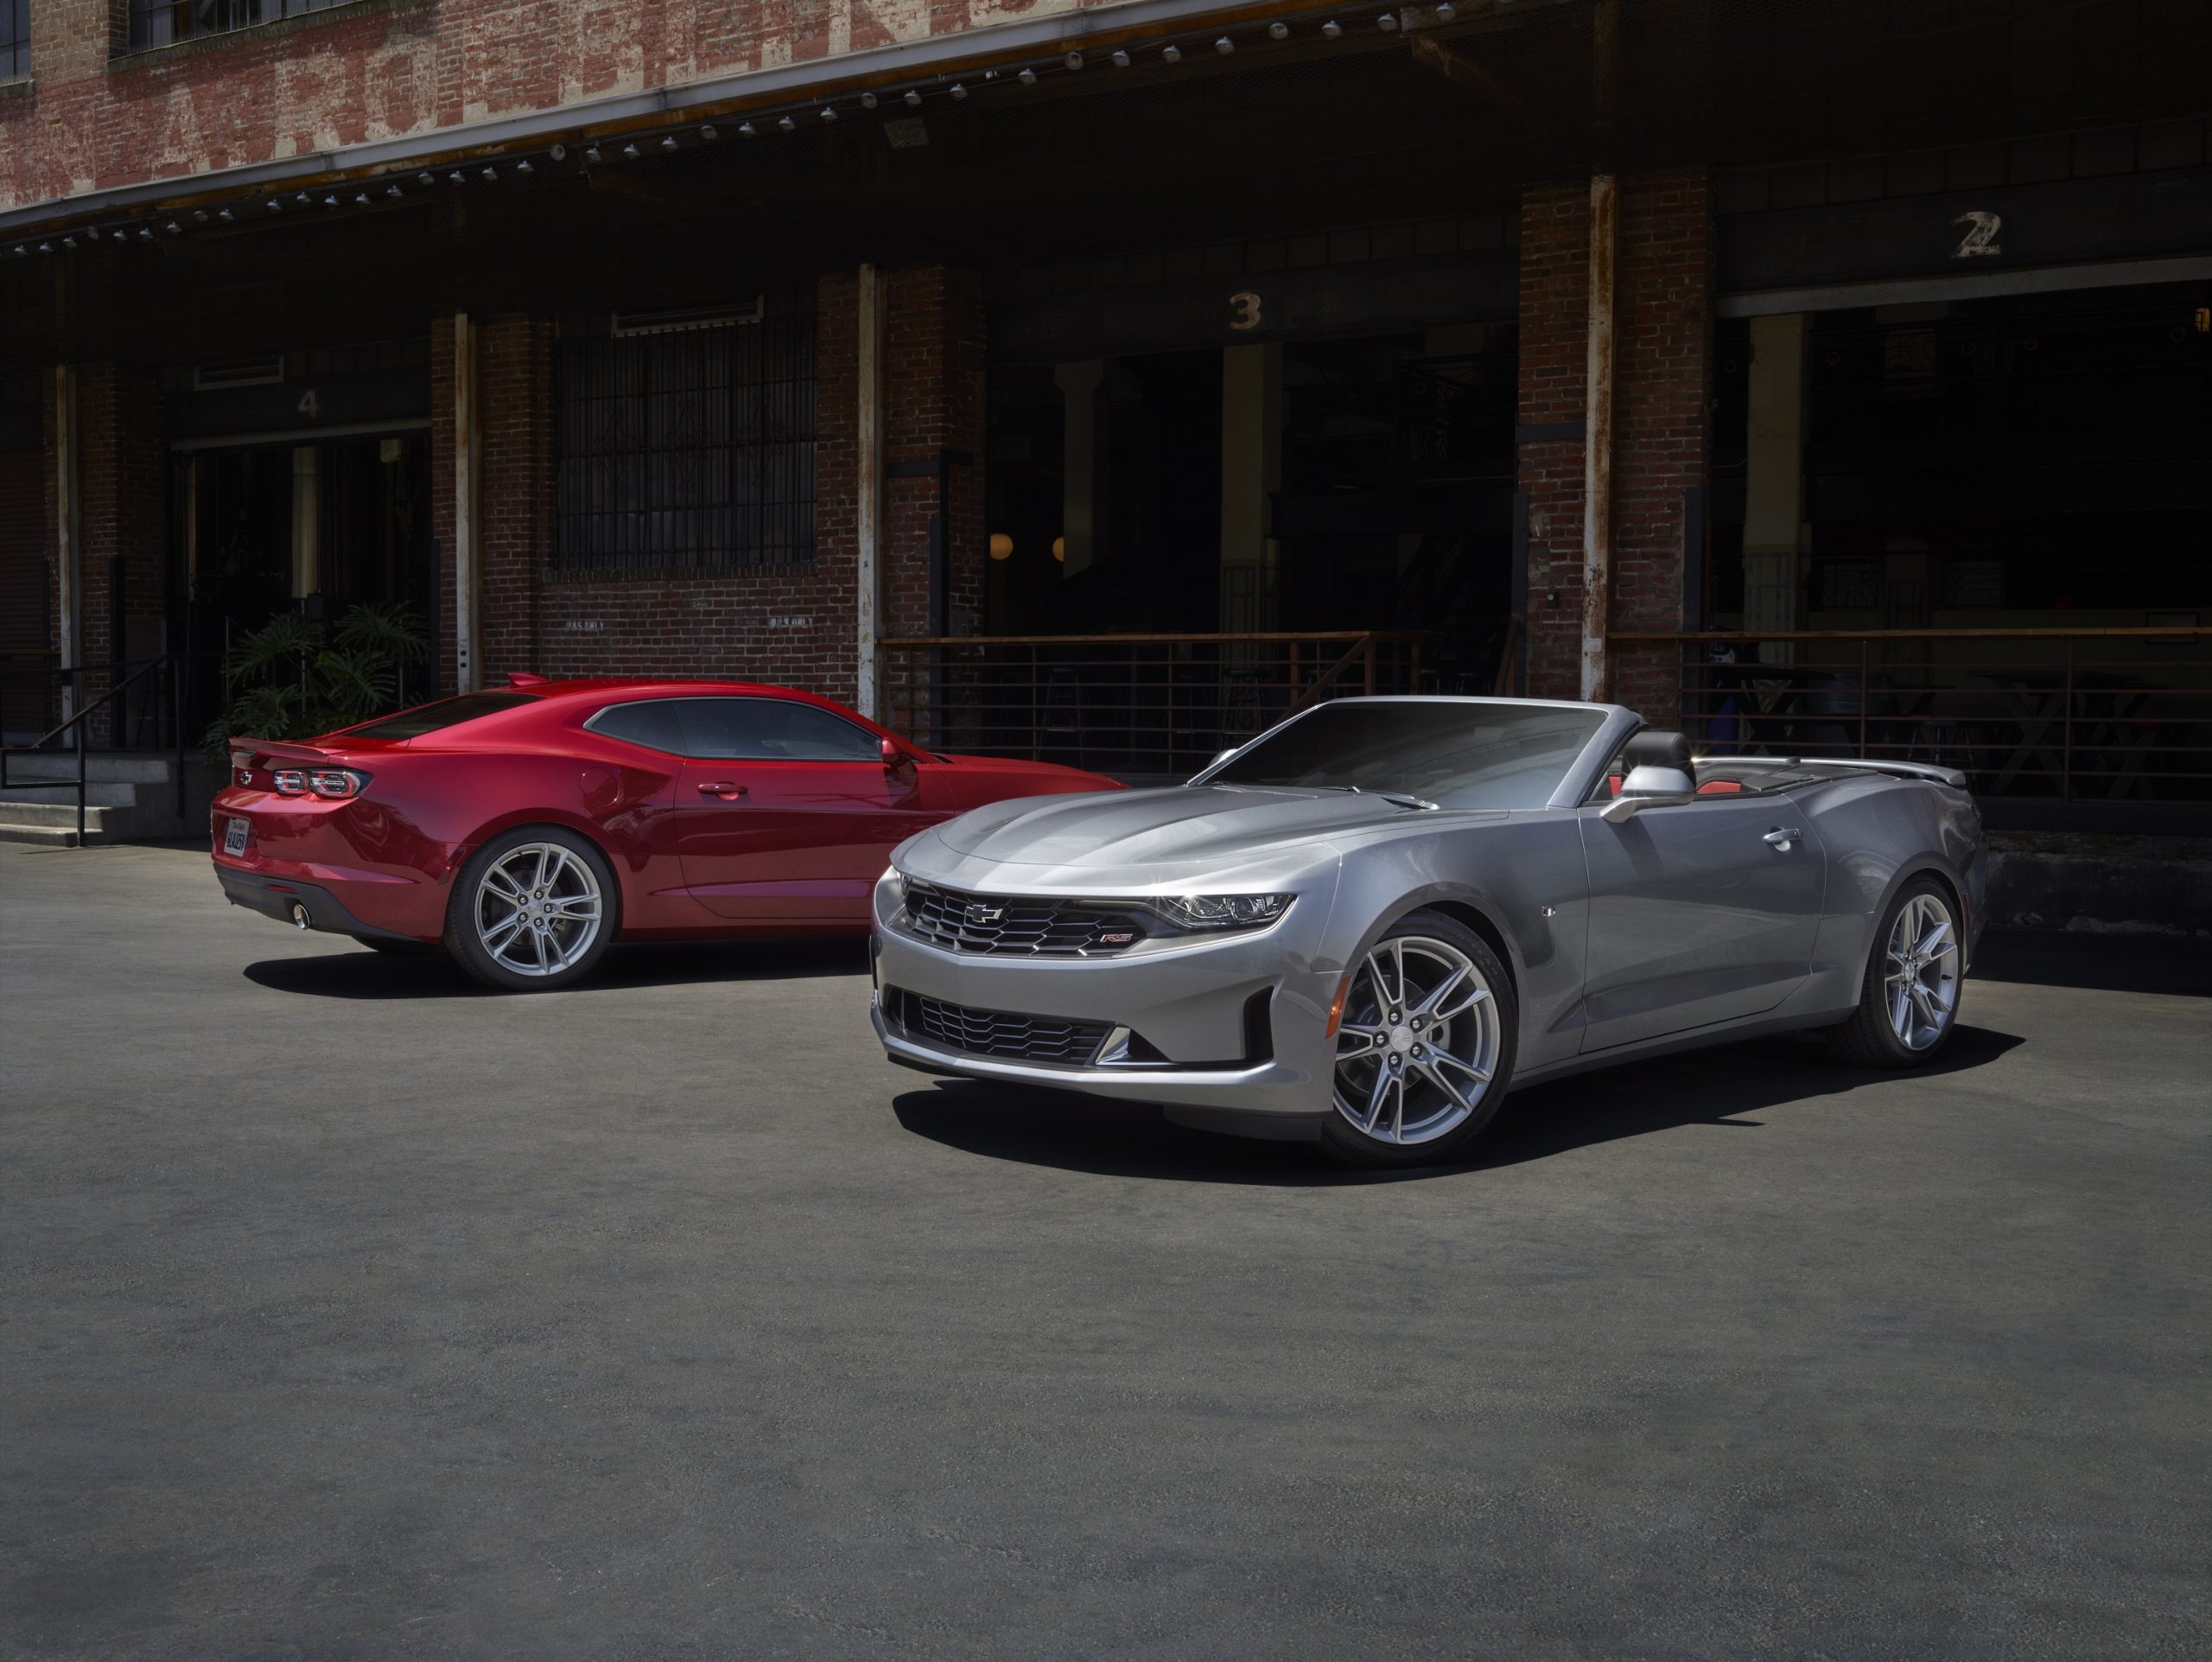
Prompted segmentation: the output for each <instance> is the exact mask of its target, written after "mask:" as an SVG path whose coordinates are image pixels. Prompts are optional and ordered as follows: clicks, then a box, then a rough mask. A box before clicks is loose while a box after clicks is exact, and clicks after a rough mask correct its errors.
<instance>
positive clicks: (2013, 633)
mask: <svg viewBox="0 0 2212 1662" xmlns="http://www.w3.org/2000/svg"><path fill="white" fill-rule="evenodd" d="M2183 634H2186V635H2197V636H2203V635H2212V625H2206V624H2193V623H2143V624H2129V625H2126V626H2113V625H2107V624H2096V625H2094V626H2092V627H2088V628H2082V629H1643V630H1635V631H1628V630H1615V631H1613V632H1612V633H1611V634H1608V635H1607V636H1606V637H1605V639H1606V640H1623V641H1631V642H1633V641H1638V640H1749V641H1760V640H2087V639H2088V638H2089V637H2091V636H2094V635H2115V636H2121V637H2126V636H2135V637H2141V636H2145V635H2155V636H2157V637H2158V638H2159V639H2161V640H2164V639H2165V638H2167V637H2169V636H2172V635H2183Z"/></svg>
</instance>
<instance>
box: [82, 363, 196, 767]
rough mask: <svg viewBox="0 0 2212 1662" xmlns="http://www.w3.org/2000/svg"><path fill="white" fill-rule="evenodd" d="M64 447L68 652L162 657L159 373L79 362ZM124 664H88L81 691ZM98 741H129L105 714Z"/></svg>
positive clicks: (97, 658) (164, 460)
mask: <svg viewBox="0 0 2212 1662" xmlns="http://www.w3.org/2000/svg"><path fill="white" fill-rule="evenodd" d="M76 405H77V408H76V411H75V417H76V419H75V423H74V428H75V430H74V432H73V436H72V443H71V447H70V448H71V453H72V457H73V466H74V468H75V478H76V491H77V515H76V525H75V532H76V535H75V537H74V538H73V542H74V548H73V566H74V570H73V573H72V574H71V576H72V577H73V582H72V583H69V584H66V585H63V587H64V588H65V589H70V590H73V595H72V598H73V603H74V609H75V612H76V619H75V625H76V651H75V654H74V656H75V661H76V662H77V663H78V664H79V665H123V664H130V665H136V664H140V663H144V662H147V661H149V660H151V659H156V658H159V657H161V656H162V654H163V653H166V652H167V651H168V649H169V646H170V644H171V643H170V641H169V639H168V541H169V538H168V510H167V503H168V493H167V486H166V481H165V480H164V477H163V474H164V470H165V468H166V467H167V465H168V453H167V449H166V446H165V443H164V433H165V424H164V423H163V421H162V390H161V381H160V378H159V377H158V375H157V374H156V373H155V372H154V371H153V370H151V369H149V368H146V367H143V366H138V365H131V364H116V363H96V364H86V365H82V366H79V368H78V371H77V375H76ZM125 673H128V671H127V670H125V671H101V670H94V671H92V672H91V673H90V674H89V676H88V678H87V679H86V682H85V685H84V699H85V701H86V702H89V701H90V700H92V699H94V698H97V697H99V696H100V695H101V694H102V693H103V692H105V691H107V689H108V687H109V686H110V685H112V679H113V678H119V677H120V675H122V674H125ZM92 736H93V739H94V742H97V743H101V744H108V743H115V742H128V741H129V739H130V735H129V734H118V732H116V731H115V730H113V729H112V726H111V723H110V721H109V719H108V717H106V716H101V717H99V718H96V725H95V729H94V732H93V735H92Z"/></svg>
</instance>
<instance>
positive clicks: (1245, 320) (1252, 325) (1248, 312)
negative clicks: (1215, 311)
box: [1229, 289, 1260, 329]
mask: <svg viewBox="0 0 2212 1662" xmlns="http://www.w3.org/2000/svg"><path fill="white" fill-rule="evenodd" d="M1229 304H1230V316H1229V327H1230V328H1232V329H1256V328H1259V327H1260V296H1257V295H1255V294H1254V293H1253V292H1252V291H1251V290H1249V289H1240V290H1237V291H1236V293H1235V294H1233V295H1231V296H1229Z"/></svg>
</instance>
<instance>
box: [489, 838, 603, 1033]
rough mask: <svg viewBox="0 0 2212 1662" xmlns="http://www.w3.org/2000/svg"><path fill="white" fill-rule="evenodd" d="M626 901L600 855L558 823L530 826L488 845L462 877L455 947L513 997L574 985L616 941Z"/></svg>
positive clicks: (490, 983)
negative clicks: (622, 898)
mask: <svg viewBox="0 0 2212 1662" xmlns="http://www.w3.org/2000/svg"><path fill="white" fill-rule="evenodd" d="M619 907H620V898H619V895H618V891H617V890H616V888H615V886H614V874H613V871H612V870H611V869H609V868H608V866H607V861H606V858H605V857H604V856H602V855H601V853H600V851H599V850H597V849H595V848H594V847H593V846H592V845H591V844H589V843H588V842H587V841H585V840H584V839H583V838H582V837H579V836H577V835H576V834H575V832H574V831H563V830H562V829H561V828H560V827H559V826H557V825H529V826H524V828H522V829H521V830H519V831H509V832H507V833H506V834H505V836H501V837H493V839H492V840H491V841H490V842H488V843H486V844H485V845H484V846H483V847H482V848H480V849H479V850H476V852H475V853H474V855H472V856H470V857H469V859H468V862H467V864H465V865H464V866H463V867H462V868H461V875H460V876H458V877H457V878H455V879H454V886H453V899H452V900H451V901H449V902H448V905H447V907H446V950H447V951H448V952H450V953H452V954H453V957H454V962H455V963H457V964H459V965H461V968H462V969H464V970H466V971H468V973H469V974H470V975H472V976H474V977H476V979H477V980H479V981H480V982H482V983H484V984H485V985H486V986H489V987H497V988H499V990H502V991H504V992H545V991H550V990H552V989H554V988H556V987H566V986H571V985H573V984H575V983H576V982H578V981H580V980H582V978H583V977H585V976H587V975H588V974H589V973H590V972H591V969H592V966H593V965H595V964H597V963H598V962H599V959H600V955H601V953H603V952H606V950H607V943H608V942H609V941H610V940H612V939H613V938H614V931H615V928H616V927H617V922H618V920H617V911H618V908H619Z"/></svg>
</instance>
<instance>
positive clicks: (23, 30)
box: [0, 0, 31, 80]
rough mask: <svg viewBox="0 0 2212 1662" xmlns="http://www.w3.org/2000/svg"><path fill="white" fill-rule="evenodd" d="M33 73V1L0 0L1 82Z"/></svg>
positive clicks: (20, 78) (18, 78) (19, 78)
mask: <svg viewBox="0 0 2212 1662" xmlns="http://www.w3.org/2000/svg"><path fill="white" fill-rule="evenodd" d="M29 73H31V0H0V80H22V78H23V77H24V76H26V75H28V74H29Z"/></svg>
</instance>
